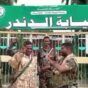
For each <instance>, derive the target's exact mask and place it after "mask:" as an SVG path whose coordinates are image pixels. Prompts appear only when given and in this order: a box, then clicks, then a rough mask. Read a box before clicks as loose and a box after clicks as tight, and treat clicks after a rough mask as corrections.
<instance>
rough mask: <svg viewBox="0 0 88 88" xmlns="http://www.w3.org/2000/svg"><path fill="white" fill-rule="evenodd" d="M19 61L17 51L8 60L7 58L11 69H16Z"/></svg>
mask: <svg viewBox="0 0 88 88" xmlns="http://www.w3.org/2000/svg"><path fill="white" fill-rule="evenodd" d="M19 62H20V55H19V53H16V54H15V55H14V56H13V57H12V58H11V59H10V60H9V64H10V65H11V67H12V68H13V69H15V70H16V69H18V65H19Z"/></svg>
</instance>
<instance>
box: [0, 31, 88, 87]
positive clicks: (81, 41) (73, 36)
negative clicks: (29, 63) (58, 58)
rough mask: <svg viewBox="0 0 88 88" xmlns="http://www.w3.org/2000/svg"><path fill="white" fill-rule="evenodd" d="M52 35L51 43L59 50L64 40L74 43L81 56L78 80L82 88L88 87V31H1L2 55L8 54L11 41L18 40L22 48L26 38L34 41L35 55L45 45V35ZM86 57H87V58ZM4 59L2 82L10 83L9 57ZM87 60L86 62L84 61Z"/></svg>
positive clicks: (76, 52) (75, 49)
mask: <svg viewBox="0 0 88 88" xmlns="http://www.w3.org/2000/svg"><path fill="white" fill-rule="evenodd" d="M45 35H47V36H50V39H51V43H52V45H53V46H54V47H55V49H56V50H57V52H59V51H60V49H61V44H62V43H64V42H68V41H70V42H72V43H73V45H74V46H73V51H74V53H75V54H76V56H77V57H79V59H77V60H78V62H79V75H78V80H79V81H78V82H79V86H81V88H86V87H88V83H87V82H88V58H87V57H88V32H57V33H54V32H45V33H42V32H12V31H11V32H10V31H9V32H8V31H7V32H6V31H0V55H6V54H7V52H6V49H7V48H8V47H9V46H10V43H11V42H12V41H14V40H16V44H15V47H16V48H17V49H20V48H21V46H22V44H23V42H24V41H25V40H30V41H32V42H33V50H34V53H35V55H36V54H37V51H38V50H39V48H40V47H42V45H43V42H42V40H43V37H44V36H45ZM85 58H86V59H85ZM3 60H4V59H2V64H1V65H2V73H3V76H2V79H3V80H2V83H3V84H8V83H9V80H8V79H9V75H10V74H11V71H12V70H11V67H10V66H9V65H8V62H6V61H7V58H5V60H4V61H3ZM84 62H85V63H84Z"/></svg>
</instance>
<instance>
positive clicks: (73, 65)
mask: <svg viewBox="0 0 88 88" xmlns="http://www.w3.org/2000/svg"><path fill="white" fill-rule="evenodd" d="M63 62H64V63H66V65H67V66H69V71H66V72H62V73H60V72H59V71H58V74H54V75H53V77H52V85H53V88H57V87H61V86H64V85H73V84H76V81H77V72H78V69H77V62H76V60H75V56H74V54H70V55H68V56H67V57H66V58H64V59H60V61H59V62H58V63H60V64H61V63H63Z"/></svg>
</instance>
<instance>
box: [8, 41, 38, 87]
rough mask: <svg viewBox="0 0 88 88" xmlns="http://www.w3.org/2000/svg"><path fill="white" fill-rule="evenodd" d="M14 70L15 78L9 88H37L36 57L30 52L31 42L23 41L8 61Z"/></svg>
mask: <svg viewBox="0 0 88 88" xmlns="http://www.w3.org/2000/svg"><path fill="white" fill-rule="evenodd" d="M9 64H10V65H11V67H12V68H13V69H14V70H15V72H16V74H15V78H14V79H13V80H12V84H11V86H10V87H9V88H39V86H38V76H37V57H34V55H33V52H32V43H31V42H30V41H25V42H24V44H23V47H22V49H21V50H20V51H19V52H17V53H16V54H15V55H14V56H13V57H12V58H11V60H10V61H9Z"/></svg>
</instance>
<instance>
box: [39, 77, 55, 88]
mask: <svg viewBox="0 0 88 88" xmlns="http://www.w3.org/2000/svg"><path fill="white" fill-rule="evenodd" d="M50 80H51V79H50V78H48V79H40V84H39V88H53V87H52V84H51V83H50Z"/></svg>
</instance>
